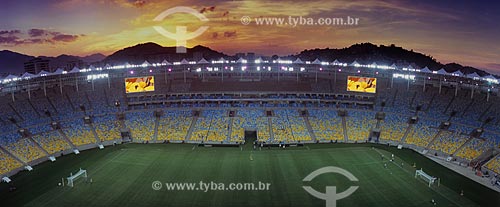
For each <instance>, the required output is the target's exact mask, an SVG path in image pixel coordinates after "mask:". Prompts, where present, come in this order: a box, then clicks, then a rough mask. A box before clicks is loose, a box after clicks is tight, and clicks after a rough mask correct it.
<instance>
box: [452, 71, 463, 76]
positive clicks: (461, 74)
mask: <svg viewBox="0 0 500 207" xmlns="http://www.w3.org/2000/svg"><path fill="white" fill-rule="evenodd" d="M451 75H453V76H459V77H463V76H464V73H462V71H460V70H457V71H455V72H453V73H451Z"/></svg>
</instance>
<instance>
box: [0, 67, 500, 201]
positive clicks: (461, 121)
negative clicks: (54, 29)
mask: <svg viewBox="0 0 500 207" xmlns="http://www.w3.org/2000/svg"><path fill="white" fill-rule="evenodd" d="M460 73H461V72H460V71H456V72H454V73H446V72H445V71H444V70H441V71H431V70H429V69H428V68H422V69H414V68H412V67H400V66H397V65H396V64H392V65H381V64H377V63H372V64H367V65H364V64H360V63H358V62H352V63H343V62H340V61H338V60H335V61H333V62H322V61H320V60H319V59H313V60H308V61H303V60H301V59H295V60H285V59H281V58H279V59H268V60H266V59H262V58H256V59H254V60H246V59H243V58H239V59H225V58H223V57H221V58H218V59H214V60H206V59H201V60H187V59H182V60H178V61H168V60H163V61H159V62H155V63H150V62H148V61H147V60H145V61H144V62H142V63H137V64H130V63H126V64H124V65H109V64H108V65H104V66H102V67H94V66H90V67H88V68H82V69H80V68H76V67H75V68H73V69H72V70H70V71H62V70H60V71H55V72H53V73H48V72H45V71H44V72H41V73H40V74H36V75H33V74H28V73H25V74H24V75H22V76H19V77H14V76H10V77H7V78H5V79H3V80H2V96H3V97H2V99H1V100H2V104H1V106H2V115H1V118H2V135H1V136H2V139H1V140H2V143H1V145H0V146H1V148H0V149H1V154H0V156H1V171H0V174H2V180H3V181H4V182H3V183H2V184H1V185H0V186H1V188H0V189H1V194H0V197H1V200H2V203H6V204H8V205H13V206H17V205H32V206H33V205H34V206H48V205H56V206H68V205H78V206H80V205H117V206H120V205H126V206H142V205H163V204H168V205H173V206H205V205H206V204H209V205H214V206H233V205H257V206H266V205H271V206H282V205H291V206H319V205H324V202H325V201H324V200H321V199H316V198H315V197H313V196H311V195H310V194H308V193H307V192H306V191H305V190H304V189H303V187H302V186H303V185H311V186H313V188H315V189H317V191H319V192H322V191H324V188H325V185H336V186H338V189H339V191H343V190H344V189H347V188H348V187H349V186H351V185H353V183H355V185H357V186H359V189H358V190H357V192H354V193H353V194H352V196H350V197H347V198H344V199H342V200H338V201H337V203H338V205H356V206H357V205H369V206H374V205H375V206H377V205H381V206H426V205H431V204H432V203H431V200H432V202H437V203H438V204H439V205H446V206H497V205H498V203H499V198H500V197H499V196H498V192H499V190H500V188H499V186H498V181H497V180H496V176H497V174H498V173H499V172H500V157H499V148H498V147H499V141H500V140H499V139H498V138H499V137H500V134H499V131H500V130H499V129H500V125H499V122H498V121H497V120H496V119H494V117H498V115H499V113H500V108H499V106H498V104H495V103H497V102H498V88H497V87H498V80H497V79H494V78H492V77H476V76H475V75H474V74H472V75H470V74H468V75H463V74H460ZM476 75H477V74H476ZM328 165H333V166H337V167H341V168H344V169H346V170H348V171H350V172H351V173H352V174H353V175H355V176H356V177H357V179H358V182H352V181H350V180H348V179H346V178H343V177H342V176H338V175H331V176H327V175H323V176H320V177H319V178H317V179H314V180H312V181H311V182H304V181H303V180H302V179H303V178H304V177H305V176H307V175H308V174H309V173H310V172H312V171H314V170H316V169H317V168H319V167H324V166H328ZM417 171H418V172H421V173H423V175H421V174H420V173H418V175H419V176H417V174H416V172H417ZM154 181H161V182H199V181H203V182H219V183H225V182H226V183H229V182H249V183H257V182H266V183H269V184H270V186H269V189H268V190H269V191H262V190H255V188H253V190H246V191H217V190H213V191H208V192H206V191H205V192H203V191H201V192H200V191H173V190H172V191H170V190H166V189H165V187H166V186H163V187H164V188H163V189H160V190H152V189H151V183H152V182H154ZM153 188H154V186H153ZM160 188H161V187H160ZM259 189H260V188H259Z"/></svg>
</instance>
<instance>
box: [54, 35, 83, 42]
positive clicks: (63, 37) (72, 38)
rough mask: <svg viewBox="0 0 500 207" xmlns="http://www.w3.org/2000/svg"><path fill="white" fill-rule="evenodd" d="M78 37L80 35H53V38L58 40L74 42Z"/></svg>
mask: <svg viewBox="0 0 500 207" xmlns="http://www.w3.org/2000/svg"><path fill="white" fill-rule="evenodd" d="M78 37H79V36H78V35H69V34H58V35H55V36H54V37H52V40H53V41H56V42H74V41H76V40H77V39H78Z"/></svg>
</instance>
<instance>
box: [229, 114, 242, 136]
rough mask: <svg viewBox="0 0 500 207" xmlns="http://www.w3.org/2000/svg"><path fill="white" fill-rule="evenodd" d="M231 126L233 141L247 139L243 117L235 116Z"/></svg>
mask: <svg viewBox="0 0 500 207" xmlns="http://www.w3.org/2000/svg"><path fill="white" fill-rule="evenodd" d="M232 119H233V120H232V126H231V136H230V140H229V141H231V142H241V141H243V140H244V139H245V128H243V122H244V121H243V120H244V119H243V118H241V117H233V118H232Z"/></svg>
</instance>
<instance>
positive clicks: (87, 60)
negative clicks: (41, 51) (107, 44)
mask: <svg viewBox="0 0 500 207" xmlns="http://www.w3.org/2000/svg"><path fill="white" fill-rule="evenodd" d="M33 58H35V56H30V55H25V54H22V53H17V52H13V51H9V50H3V51H0V76H6V75H8V74H21V73H24V63H25V62H27V61H29V60H31V59H33ZM39 58H42V59H48V60H50V68H52V69H56V68H65V67H67V66H68V63H70V62H79V61H81V62H82V63H83V64H91V63H96V62H100V61H102V60H103V59H104V58H106V56H104V55H103V54H100V53H97V54H92V55H88V56H84V57H79V56H73V55H66V54H63V55H59V56H57V57H49V56H39ZM66 69H70V68H66Z"/></svg>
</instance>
